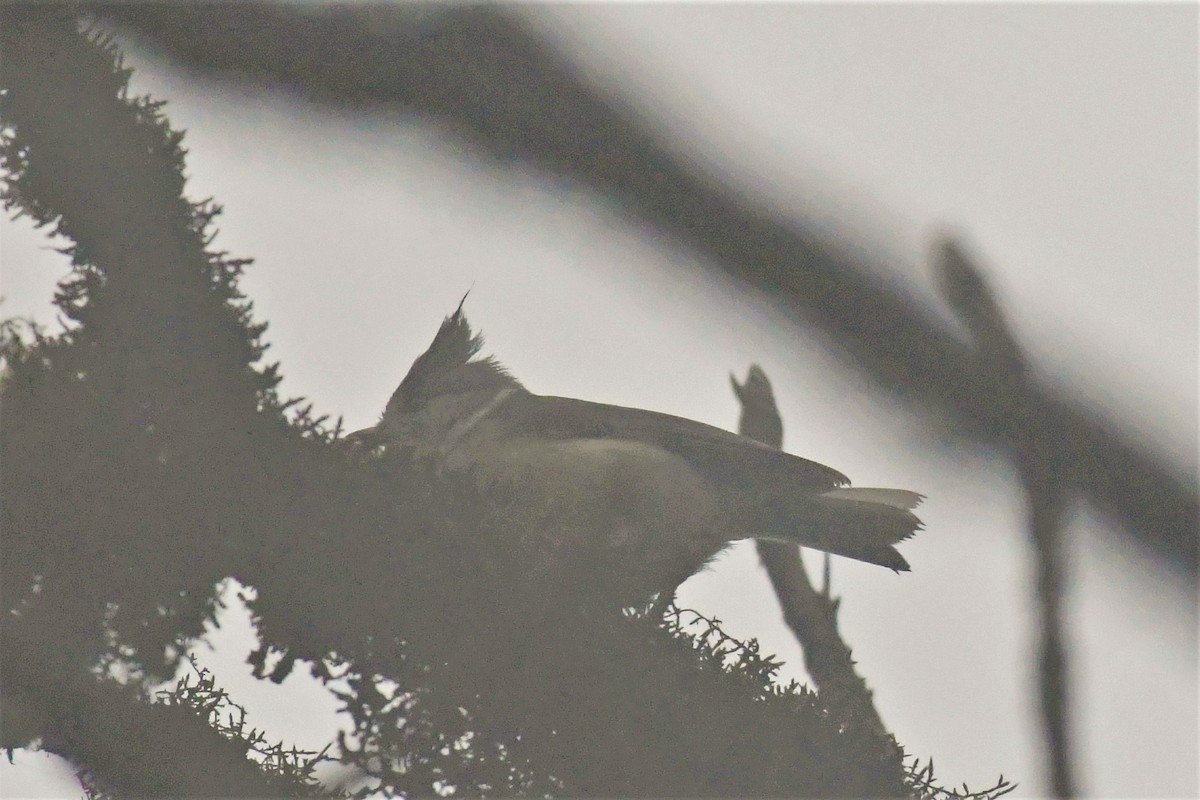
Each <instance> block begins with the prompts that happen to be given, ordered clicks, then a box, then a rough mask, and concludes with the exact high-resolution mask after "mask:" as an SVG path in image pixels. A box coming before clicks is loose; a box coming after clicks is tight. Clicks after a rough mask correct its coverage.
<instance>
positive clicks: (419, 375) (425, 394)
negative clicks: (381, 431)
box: [384, 292, 521, 414]
mask: <svg viewBox="0 0 1200 800" xmlns="http://www.w3.org/2000/svg"><path fill="white" fill-rule="evenodd" d="M467 294H470V292H467ZM466 301H467V295H466V294H464V295H463V297H462V300H460V301H459V303H458V308H456V309H455V310H454V313H453V314H451V315H450V316H448V317H446V318H445V319H444V320H442V325H441V327H440V328H438V332H437V335H436V336H434V337H433V343H432V344H430V345H429V349H428V350H426V351H425V352H424V353H422V354H421V355H420V356H418V357H417V360H416V361H414V362H413V365H412V367H410V368H409V370H408V374H407V375H405V376H404V380H403V381H401V382H400V386H399V388H397V389H396V391H395V392H394V393H393V394H392V397H391V399H390V400H388V404H387V408H386V410H385V411H384V413H385V414H388V413H392V412H399V413H405V412H413V411H419V410H420V409H421V408H423V407H424V406H425V404H426V403H427V402H429V400H431V399H432V398H434V397H439V396H442V395H448V394H457V393H460V392H467V391H474V390H479V389H489V388H496V389H501V388H520V386H521V384H520V382H519V381H518V380H517V379H516V378H514V377H513V376H512V375H510V374H509V373H508V370H506V369H505V368H504V367H503V366H501V365H500V363H499V362H497V361H496V360H495V359H494V358H492V357H491V356H488V357H486V358H482V359H479V360H476V361H472V359H473V358H474V357H475V356H476V355H478V354H479V351H480V350H481V349H482V348H483V335H482V334H478V333H473V332H472V331H471V325H470V323H469V322H467V318H466V316H465V315H464V314H463V303H465V302H466Z"/></svg>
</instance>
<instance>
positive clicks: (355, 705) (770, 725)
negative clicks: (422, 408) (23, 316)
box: [0, 6, 948, 797]
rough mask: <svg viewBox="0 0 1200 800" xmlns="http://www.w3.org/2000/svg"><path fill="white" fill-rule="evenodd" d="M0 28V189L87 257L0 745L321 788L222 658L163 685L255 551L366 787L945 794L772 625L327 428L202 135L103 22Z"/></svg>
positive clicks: (138, 787)
mask: <svg viewBox="0 0 1200 800" xmlns="http://www.w3.org/2000/svg"><path fill="white" fill-rule="evenodd" d="M0 51H2V52H3V62H2V70H3V71H2V74H0V91H2V95H0V114H2V123H3V129H2V136H3V138H2V141H0V157H2V159H3V163H2V166H3V174H4V180H5V185H4V193H3V199H4V204H5V207H6V209H7V210H8V211H10V212H14V213H17V214H24V215H28V216H30V217H32V219H33V220H34V221H35V222H36V223H37V224H38V225H39V226H42V227H44V228H45V229H46V230H47V231H48V232H49V233H51V234H53V235H55V236H56V237H58V241H60V242H62V243H64V247H65V250H64V252H65V253H66V254H67V255H69V257H70V259H71V264H72V273H71V274H70V276H69V277H68V278H67V279H65V280H64V281H63V282H62V283H61V284H60V288H59V291H58V293H57V296H56V298H55V301H56V303H57V305H58V307H59V309H60V310H61V313H62V315H63V317H64V322H65V324H64V326H63V330H61V331H60V332H56V333H54V334H53V335H51V334H49V333H47V332H45V331H43V330H39V329H37V328H35V327H28V326H26V327H21V326H19V325H17V324H8V325H7V326H6V327H5V334H4V339H3V351H2V355H3V359H4V364H3V365H4V372H3V383H2V385H0V399H2V402H3V414H4V418H3V426H2V427H0V458H2V463H3V500H4V502H3V510H2V514H3V516H2V520H0V521H2V524H3V561H2V575H0V579H2V580H0V602H2V604H3V612H4V613H3V616H2V617H0V635H2V637H3V647H2V649H0V659H2V663H0V702H2V704H3V705H2V708H0V712H2V715H3V720H4V727H3V731H2V741H0V746H3V747H4V748H7V749H9V752H10V754H11V753H12V750H13V749H16V748H23V747H27V746H29V745H30V744H31V743H34V742H38V743H40V746H41V747H42V748H44V749H46V750H49V751H51V752H54V753H57V754H59V755H61V756H63V757H65V758H67V759H69V760H70V761H71V762H72V763H74V764H75V765H76V766H77V768H78V769H79V770H80V774H81V776H82V777H83V778H84V779H85V783H86V787H87V791H88V793H89V794H91V795H92V796H95V797H102V796H180V797H184V796H210V797H211V796H259V797H261V796H311V795H313V794H316V793H322V792H332V790H329V789H324V788H322V787H320V786H319V785H318V784H317V783H315V781H314V780H313V775H312V769H313V767H314V766H315V764H316V763H317V762H318V761H319V760H320V758H319V757H317V756H316V755H315V754H309V755H312V756H313V757H312V758H301V759H299V760H297V759H296V758H295V757H294V756H295V753H293V754H292V755H293V757H292V758H290V759H289V758H288V757H287V755H286V750H285V748H282V747H278V746H267V744H266V740H265V739H264V738H263V736H262V735H261V733H260V732H258V731H255V730H254V729H253V728H247V727H246V725H245V724H244V722H245V721H244V719H243V720H242V721H241V724H234V723H233V722H231V721H230V720H231V719H232V718H231V717H230V716H229V715H228V714H225V713H224V712H227V711H231V710H233V711H235V710H236V709H235V708H234V709H231V708H230V707H229V704H228V698H227V697H225V696H224V695H223V693H221V692H220V690H219V687H216V686H215V685H214V684H213V683H212V680H211V676H208V675H207V674H203V673H202V674H200V675H199V676H198V678H196V679H195V680H193V682H192V683H184V684H182V685H181V688H179V689H177V690H175V692H174V693H173V694H169V695H166V696H158V697H154V696H152V693H151V692H150V691H149V690H148V689H147V688H146V687H148V686H150V685H151V684H152V683H153V682H154V681H156V680H158V679H161V678H164V677H168V676H170V675H172V674H173V673H174V672H175V670H176V669H177V668H178V667H179V666H180V664H179V661H180V657H181V653H183V652H184V650H185V647H186V644H187V642H188V641H189V640H191V639H194V638H195V637H197V636H199V635H200V634H201V632H202V630H203V625H204V623H205V622H206V621H211V620H212V619H213V618H214V614H215V612H216V609H217V596H218V595H217V592H218V587H219V586H220V585H221V584H222V582H223V581H225V580H226V579H228V578H235V579H237V580H238V581H240V582H241V583H242V584H243V585H245V586H249V587H253V588H254V590H255V591H254V595H253V599H252V600H250V601H249V603H250V605H251V608H252V610H253V613H254V616H255V622H256V624H257V625H258V629H259V633H260V635H261V637H262V642H263V644H262V648H261V649H260V650H259V651H258V652H256V653H255V654H254V655H253V656H252V660H253V661H254V663H255V664H256V667H257V670H258V672H259V673H260V674H261V676H262V677H263V678H264V679H268V678H269V679H274V680H276V681H278V680H282V679H283V678H284V677H286V675H287V673H288V672H289V671H290V670H291V669H292V668H293V667H294V666H295V665H296V664H297V663H299V662H301V661H303V662H305V663H306V664H308V665H310V668H311V669H312V670H313V672H314V674H316V675H317V676H318V677H320V678H322V679H324V680H327V681H329V682H330V689H331V691H336V692H337V693H338V694H339V696H340V697H341V699H342V701H343V703H344V705H345V708H346V710H347V711H348V713H349V714H350V718H351V719H352V720H353V727H354V730H353V732H352V733H351V734H350V735H348V736H343V737H342V738H341V740H340V742H339V743H338V744H339V748H338V749H337V750H336V751H335V752H334V753H333V755H336V756H337V757H339V758H340V759H341V760H343V761H344V762H346V763H348V764H352V765H355V766H357V767H359V768H360V769H361V770H362V771H363V773H365V774H366V775H368V776H370V780H369V781H367V782H366V784H365V785H366V786H367V788H368V789H371V790H378V789H382V790H383V791H385V792H386V793H389V794H396V795H406V796H410V795H430V794H462V795H512V794H536V795H607V796H615V795H642V796H645V795H655V796H680V795H693V796H713V795H738V796H749V795H757V796H766V795H773V796H821V797H831V796H853V797H863V796H882V795H888V796H898V795H905V794H916V795H929V796H933V795H936V794H937V793H938V792H943V790H940V789H937V788H936V787H935V786H934V785H933V783H932V781H931V779H930V776H929V775H928V773H926V772H920V773H915V772H913V773H912V774H910V773H907V772H906V771H905V768H904V765H903V762H902V753H901V750H900V749H899V748H898V746H896V744H895V742H894V740H892V739H891V737H890V736H880V735H879V734H878V732H877V731H875V729H873V728H871V727H870V726H858V725H856V724H855V722H854V720H845V719H837V718H835V717H834V716H833V715H831V714H830V713H829V712H828V711H827V710H826V709H825V708H824V707H823V706H822V704H821V702H820V699H819V698H818V697H817V696H816V695H814V694H813V693H811V692H809V691H808V690H806V689H804V688H802V687H799V686H796V685H792V686H788V687H780V686H778V685H776V684H775V683H774V682H773V676H774V674H775V671H776V668H777V666H778V664H777V663H776V662H774V661H773V660H771V659H770V658H769V657H766V656H764V655H763V654H761V653H759V652H758V649H757V646H756V645H755V644H754V643H741V642H735V641H733V640H731V639H729V638H728V637H726V636H724V634H722V633H721V632H720V629H719V626H718V625H717V624H716V623H715V622H712V621H708V620H704V619H702V618H699V617H697V616H696V615H694V614H691V613H690V612H682V611H679V610H676V609H671V610H670V611H668V613H667V614H666V615H665V616H663V615H662V614H661V611H659V612H652V611H651V610H650V608H651V607H647V608H645V609H628V608H625V609H622V608H620V607H619V604H616V603H614V602H613V601H612V600H611V599H610V598H606V597H605V596H604V593H603V591H602V590H597V589H596V588H595V587H594V586H592V587H590V588H589V590H588V591H579V590H578V589H579V588H580V587H578V586H573V585H571V584H570V582H564V581H557V582H555V581H550V580H547V579H546V577H545V575H544V573H542V572H539V571H538V570H537V569H531V568H530V565H531V564H534V565H536V564H537V562H538V553H537V552H536V551H535V550H531V549H530V545H529V544H527V543H528V542H530V541H537V540H538V539H537V537H528V536H522V535H521V534H522V532H521V531H517V530H512V529H511V528H510V527H506V525H505V523H504V521H503V520H502V519H497V518H495V516H494V515H492V514H491V513H490V512H489V511H488V510H487V508H486V507H485V506H483V505H482V504H481V503H480V502H479V500H478V498H477V497H475V496H474V494H473V491H472V489H471V488H470V487H469V486H467V485H464V484H459V483H457V482H455V481H453V480H451V479H448V478H446V477H442V476H438V475H436V474H433V473H431V472H430V471H429V470H427V469H425V468H423V467H422V466H421V465H419V464H413V463H407V462H404V461H403V460H402V459H401V457H400V456H395V457H393V456H385V457H383V458H370V459H368V458H363V457H362V456H361V454H355V453H352V452H348V451H347V450H346V448H344V447H341V446H339V445H338V443H337V436H338V433H339V431H338V430H337V429H336V427H333V426H329V425H327V424H326V423H325V420H324V419H323V418H314V417H313V415H312V412H311V407H308V406H301V405H300V404H298V403H297V402H296V401H285V400H283V399H282V398H281V397H280V396H279V395H278V393H277V392H276V385H277V383H278V380H279V371H278V365H274V364H264V362H263V357H264V353H265V349H266V346H265V344H264V342H263V334H264V331H265V327H266V326H265V325H263V324H262V323H259V322H255V321H254V319H253V317H252V307H251V303H250V302H249V301H248V300H247V299H246V298H245V297H244V296H243V295H242V294H241V293H240V291H239V289H238V278H239V276H240V275H241V273H242V270H243V268H244V267H245V266H246V265H247V263H248V262H247V261H246V260H244V259H237V258H232V257H230V256H229V255H227V254H225V253H222V252H219V251H215V250H213V249H212V248H211V245H212V242H213V238H214V234H215V230H214V228H213V220H214V218H215V217H216V215H217V214H218V212H219V207H218V206H217V205H216V204H215V203H213V202H212V201H211V200H205V201H200V202H193V201H191V200H189V199H188V198H187V196H186V194H185V187H184V171H185V163H184V158H185V154H186V151H185V150H184V149H183V146H182V139H183V137H182V134H181V133H180V132H178V131H175V130H173V129H172V128H171V126H170V124H169V123H168V121H167V118H166V116H165V115H164V109H163V104H162V103H161V102H158V101H153V100H150V99H147V98H142V97H134V96H131V95H130V93H129V90H128V79H129V75H130V71H129V69H128V68H126V67H124V66H123V63H122V59H121V56H120V53H119V52H118V50H117V48H116V47H115V46H114V44H113V43H112V42H111V41H108V40H106V39H105V38H104V37H103V36H101V35H98V34H97V33H95V32H94V31H91V30H89V29H87V28H86V27H81V24H80V21H79V20H78V19H77V17H76V16H75V15H74V14H73V13H72V12H71V11H70V10H69V9H66V8H64V7H57V6H8V7H5V8H4V9H3V10H2V11H0ZM6 267H9V268H10V265H6ZM268 664H270V666H269V667H268ZM185 668H186V665H185ZM918 778H919V779H920V780H918ZM937 796H948V795H944V794H943V795H937Z"/></svg>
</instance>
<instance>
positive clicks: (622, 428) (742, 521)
mask: <svg viewBox="0 0 1200 800" xmlns="http://www.w3.org/2000/svg"><path fill="white" fill-rule="evenodd" d="M463 300H464V301H465V300H466V298H465V297H464V298H463ZM482 346H483V339H482V337H481V336H480V335H477V334H474V333H473V332H472V331H471V327H470V325H469V324H468V322H467V320H466V318H465V316H464V315H463V310H462V303H461V302H460V303H459V306H458V308H457V310H455V312H454V313H453V314H452V315H451V316H449V317H447V318H446V319H445V320H444V321H443V322H442V325H441V327H440V328H439V329H438V332H437V335H436V336H435V337H434V339H433V343H432V344H431V345H430V346H429V349H428V350H426V351H425V352H424V353H423V354H421V355H420V356H419V357H418V358H417V360H416V361H415V362H413V365H412V367H411V368H410V369H409V371H408V374H407V375H406V376H405V377H404V380H403V381H402V382H401V383H400V386H399V388H397V389H396V391H395V392H394V393H393V394H392V396H391V399H390V400H389V401H388V403H387V406H386V408H385V409H384V412H383V415H382V418H381V419H380V421H379V423H378V424H377V425H375V426H374V427H372V428H366V429H363V430H361V431H357V432H355V433H353V434H350V435H349V436H348V437H347V440H348V441H350V442H352V443H354V444H356V445H357V446H359V447H364V446H365V447H366V448H368V449H372V450H373V449H375V448H377V447H381V446H382V447H383V448H385V449H388V450H390V449H392V448H398V449H400V450H403V451H407V452H408V454H409V455H410V456H411V457H413V458H415V459H417V460H423V461H425V462H427V463H432V465H433V466H434V468H435V469H436V470H437V471H438V472H439V473H442V474H448V473H460V474H463V475H467V476H469V477H470V478H471V479H473V481H474V483H475V485H476V486H477V487H478V488H479V489H480V491H481V493H482V494H483V495H484V496H485V497H486V498H487V499H488V501H489V502H490V503H491V505H492V506H493V507H494V508H495V509H498V510H499V513H502V514H504V515H505V516H506V517H507V518H508V519H510V520H511V521H513V522H515V523H517V524H518V525H520V526H521V529H523V530H524V529H534V530H540V531H541V532H542V533H541V539H538V540H537V541H538V542H539V543H540V544H539V547H541V548H542V549H544V550H545V551H546V552H547V557H552V558H554V559H557V560H558V561H560V562H562V561H567V562H573V563H572V564H571V565H572V566H574V567H575V568H576V570H577V571H578V570H580V569H584V570H586V569H588V568H589V564H590V566H591V568H593V569H596V570H601V571H607V570H608V568H611V569H612V570H613V571H616V572H621V573H623V578H622V579H623V580H625V581H626V582H628V581H632V587H631V588H635V589H637V590H638V591H643V592H645V593H647V594H649V593H652V592H655V591H659V592H661V591H663V590H672V589H674V587H675V586H677V585H678V584H679V583H682V582H683V581H684V580H686V579H687V578H688V577H689V576H690V575H691V574H693V573H694V572H696V571H697V570H698V569H699V568H700V567H702V566H703V565H704V564H705V563H706V562H707V561H708V560H709V559H711V558H712V557H713V556H715V555H716V554H717V553H718V552H720V551H721V550H722V549H723V548H724V547H725V546H726V545H727V544H729V543H730V542H732V541H736V540H739V539H751V538H756V539H766V540H774V541H786V542H794V543H797V544H801V545H804V546H806V547H812V548H816V549H818V550H825V551H828V552H830V553H835V554H837V555H841V556H847V557H849V558H853V559H857V560H859V561H866V562H869V563H872V564H879V565H881V566H884V567H888V568H889V569H892V570H896V571H907V570H908V568H909V567H908V562H906V561H905V560H904V558H903V556H901V555H900V553H899V552H898V551H897V550H896V548H895V545H896V544H897V543H898V542H901V541H903V540H905V539H907V538H909V537H910V536H912V535H913V534H914V533H915V532H916V531H917V530H920V529H921V527H922V526H921V522H920V520H919V519H917V517H916V516H915V515H914V514H913V513H912V511H911V509H912V508H914V507H915V506H916V505H917V504H918V503H920V501H921V500H922V495H920V494H917V493H916V492H910V491H906V490H902V489H872V488H850V487H849V479H847V478H846V476H844V475H843V474H842V473H840V472H838V471H837V470H835V469H832V468H830V467H827V466H824V465H822V464H818V463H816V462H815V461H809V460H807V459H804V458H800V457H798V456H794V455H790V454H788V453H784V452H782V451H780V450H777V449H774V448H772V447H768V446H766V445H763V444H760V443H759V442H756V441H754V440H753V439H750V438H747V437H744V436H739V435H737V434H734V433H730V432H728V431H725V430H721V429H720V428H716V427H713V426H711V425H705V424H703V423H700V422H694V421H692V420H687V419H682V418H680V417H675V416H671V415H669V414H662V413H658V412H654V411H646V410H643V409H637V408H625V407H621V406H614V405H606V404H603V403H592V402H587V401H584V400H573V399H570V398H566V397H550V396H544V395H537V394H533V393H532V392H530V391H528V390H527V389H525V387H524V386H522V385H521V383H520V382H519V381H518V380H517V379H516V378H515V377H513V376H512V375H511V374H510V373H509V372H508V371H507V370H506V369H505V368H504V367H503V366H501V365H500V364H499V363H498V362H497V361H496V360H495V359H494V358H492V357H490V356H489V357H485V358H479V357H477V356H478V354H479V351H480V349H481V348H482ZM760 372H761V371H760ZM755 377H756V376H755V373H754V371H753V370H752V371H751V373H750V376H749V377H748V379H747V383H746V384H745V385H744V386H738V384H737V383H736V381H734V386H735V389H736V390H737V391H738V393H739V395H746V396H747V397H751V398H752V392H753V390H754V380H755ZM761 377H762V378H763V380H765V377H766V376H765V375H762V376H761ZM748 392H749V393H751V394H749V395H747V393H748ZM668 599H669V598H668Z"/></svg>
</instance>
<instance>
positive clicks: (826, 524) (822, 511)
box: [760, 488, 923, 572]
mask: <svg viewBox="0 0 1200 800" xmlns="http://www.w3.org/2000/svg"><path fill="white" fill-rule="evenodd" d="M922 499H923V497H922V495H920V494H917V493H916V492H909V491H906V490H904V489H872V488H844V489H832V490H830V491H828V492H824V493H823V494H819V495H815V496H813V495H808V496H807V497H804V498H802V499H799V500H796V501H794V502H791V503H788V504H787V505H788V507H787V508H786V509H784V510H783V511H784V513H783V514H782V515H781V516H779V517H776V520H775V522H776V524H775V525H772V526H770V527H771V528H772V529H773V530H772V532H771V533H768V534H766V535H764V536H761V537H760V538H764V539H771V540H775V541H789V542H796V543H799V544H801V545H804V546H805V547H813V548H816V549H818V550H825V551H827V552H830V553H834V554H836V555H839V556H846V557H847V558H853V559H857V560H858V561H866V562H868V563H870V564H879V565H880V566H883V567H887V568H888V569H892V570H895V571H897V572H907V571H908V562H907V561H905V560H904V557H903V556H902V555H900V553H899V551H897V550H896V548H895V545H896V544H897V543H899V542H902V541H904V540H905V539H907V538H909V537H910V536H912V535H913V534H914V533H916V532H917V531H919V530H921V528H922V527H923V526H922V524H921V520H919V519H917V516H916V514H914V513H912V509H913V508H915V507H916V506H917V504H919V503H920V502H921V500H922ZM781 534H782V535H781Z"/></svg>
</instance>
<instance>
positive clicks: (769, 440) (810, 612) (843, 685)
mask: <svg viewBox="0 0 1200 800" xmlns="http://www.w3.org/2000/svg"><path fill="white" fill-rule="evenodd" d="M730 380H731V381H732V383H733V389H734V393H735V394H736V395H737V397H738V400H739V401H741V404H742V413H741V417H740V419H739V420H738V433H740V434H742V435H743V436H749V437H750V438H752V439H755V440H756V441H759V442H762V443H763V444H766V445H770V446H771V447H774V448H781V447H782V446H783V422H782V419H781V417H780V416H779V408H778V406H777V405H776V403H775V395H774V392H773V391H772V390H771V383H770V381H769V379H768V378H767V375H766V373H765V372H763V370H762V368H760V367H759V366H758V365H757V364H755V365H753V366H752V367H750V373H749V375H747V377H746V381H745V383H743V384H739V383H738V382H737V379H736V378H734V377H733V376H732V375H731V376H730ZM755 544H756V546H757V548H758V555H759V558H760V559H761V560H762V563H763V566H764V567H765V568H766V570H767V574H768V575H769V576H770V578H771V585H772V586H773V587H774V588H775V596H776V597H777V598H779V605H780V608H781V609H782V610H783V619H784V621H785V622H786V623H787V625H788V627H789V628H791V630H792V633H793V634H795V636H796V640H797V641H798V642H799V643H800V646H801V647H802V648H803V651H804V665H805V667H806V668H807V669H808V674H809V675H810V676H812V679H813V683H815V684H816V687H817V689H818V690H819V691H820V693H821V697H822V699H824V700H825V702H826V703H828V704H829V707H830V709H831V710H833V711H834V713H836V714H839V715H840V716H841V718H842V721H843V722H844V723H845V724H847V725H859V726H863V727H864V728H866V729H867V730H869V731H870V732H871V733H872V735H874V736H875V737H877V738H878V741H880V742H888V743H890V745H891V747H893V748H895V749H897V750H898V749H899V746H898V745H896V743H895V739H894V738H893V737H892V735H891V734H890V733H888V731H887V729H886V728H885V727H884V725H883V720H882V719H881V718H880V716H879V712H878V711H877V710H876V708H875V703H874V701H873V700H872V697H871V690H870V689H869V688H868V687H867V682H866V680H864V679H863V677H862V676H861V675H859V674H858V672H857V671H856V670H855V669H854V659H853V658H851V655H850V648H849V647H848V646H847V645H846V643H845V642H844V641H843V640H842V637H841V635H840V634H839V633H838V629H837V611H838V605H839V603H840V602H841V601H840V600H839V599H836V598H831V597H829V596H828V595H827V594H825V593H822V592H820V591H818V590H817V589H816V588H815V587H813V585H812V582H811V581H810V580H809V579H808V573H807V572H806V571H805V569H804V560H803V556H802V554H801V549H800V548H799V547H798V546H796V545H792V544H786V543H784V542H768V541H761V540H759V541H756V542H755ZM826 558H828V556H826ZM826 563H828V562H826ZM826 590H828V577H826Z"/></svg>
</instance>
